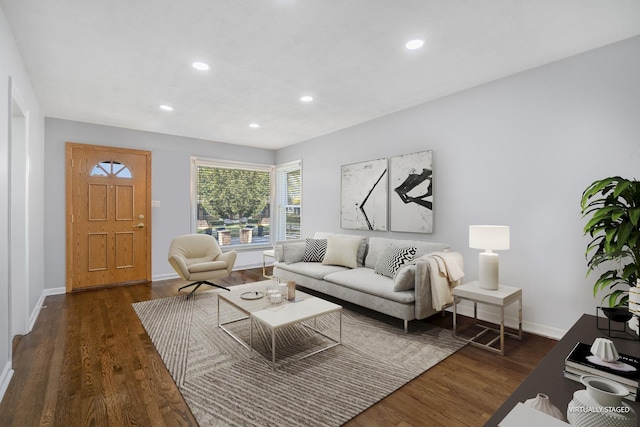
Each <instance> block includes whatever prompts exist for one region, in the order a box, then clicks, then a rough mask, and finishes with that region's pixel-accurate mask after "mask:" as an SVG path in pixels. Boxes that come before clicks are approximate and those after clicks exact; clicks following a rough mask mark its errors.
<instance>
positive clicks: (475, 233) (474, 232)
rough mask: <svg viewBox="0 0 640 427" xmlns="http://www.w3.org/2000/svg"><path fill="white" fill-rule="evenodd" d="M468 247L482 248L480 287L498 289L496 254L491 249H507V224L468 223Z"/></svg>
mask: <svg viewBox="0 0 640 427" xmlns="http://www.w3.org/2000/svg"><path fill="white" fill-rule="evenodd" d="M469 247H470V248H473V249H484V250H485V251H484V252H480V256H479V276H480V287H481V288H483V289H490V290H496V289H498V283H499V282H500V280H499V279H500V277H499V265H498V254H496V253H494V252H492V251H499V250H505V249H509V226H506V225H470V226H469Z"/></svg>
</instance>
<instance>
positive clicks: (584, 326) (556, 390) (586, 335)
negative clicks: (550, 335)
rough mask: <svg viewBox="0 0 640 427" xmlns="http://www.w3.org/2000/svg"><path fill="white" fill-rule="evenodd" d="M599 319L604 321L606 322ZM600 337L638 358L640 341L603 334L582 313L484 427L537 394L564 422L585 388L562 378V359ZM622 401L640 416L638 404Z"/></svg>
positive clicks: (639, 404) (588, 316) (497, 422)
mask: <svg viewBox="0 0 640 427" xmlns="http://www.w3.org/2000/svg"><path fill="white" fill-rule="evenodd" d="M600 320H601V321H602V322H605V321H606V319H600ZM599 337H602V338H609V339H611V340H612V341H613V342H614V344H615V346H616V349H617V350H618V352H620V353H626V354H629V355H633V356H640V341H633V340H625V339H621V338H611V337H609V336H608V335H607V334H606V333H605V332H603V331H600V330H598V328H597V327H596V317H595V316H592V315H589V314H584V315H582V317H581V318H580V320H578V321H577V322H576V324H575V325H573V327H572V328H571V329H570V330H569V331H568V332H567V333H566V334H565V336H564V337H563V338H562V340H560V341H558V343H557V344H556V345H555V346H554V347H553V348H552V349H551V351H550V352H549V354H547V355H546V356H545V358H544V359H542V362H540V364H539V365H538V366H537V367H536V368H535V369H534V370H533V372H531V374H530V375H529V376H528V377H527V378H526V379H525V380H524V382H523V383H522V384H520V387H518V388H517V389H516V390H515V391H514V392H513V394H512V395H511V396H510V397H509V398H508V399H507V400H506V401H505V402H504V403H503V404H502V406H501V407H500V408H499V409H498V410H497V411H496V413H495V414H493V416H492V417H491V418H490V419H489V421H487V423H486V424H485V426H497V425H498V424H499V423H500V422H501V421H502V420H503V419H504V417H506V416H507V414H508V413H509V412H511V410H512V409H513V408H514V406H516V404H517V403H518V402H524V401H525V400H527V399H530V398H532V397H535V396H536V395H537V394H538V393H544V394H546V395H547V396H549V399H550V400H551V402H552V403H553V404H554V405H555V406H557V407H558V408H559V409H560V410H561V411H562V412H563V413H564V415H565V422H566V411H567V406H568V405H569V402H570V401H571V399H572V398H573V393H574V392H575V391H576V390H582V389H584V388H585V387H584V386H583V385H582V384H580V383H578V382H575V381H571V380H569V379H567V378H564V375H563V369H564V359H565V358H566V357H567V355H568V354H569V353H570V352H571V350H572V349H573V347H574V346H575V345H576V343H578V342H583V343H587V344H591V343H592V342H593V341H594V340H595V339H596V338H599ZM624 402H625V403H627V404H629V405H630V406H631V407H632V408H633V409H634V410H635V411H636V414H638V415H640V402H631V401H629V400H626V399H625V400H624Z"/></svg>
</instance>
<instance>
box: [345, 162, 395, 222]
mask: <svg viewBox="0 0 640 427" xmlns="http://www.w3.org/2000/svg"><path fill="white" fill-rule="evenodd" d="M387 169H388V162H387V159H377V160H371V161H367V162H362V163H354V164H350V165H343V166H342V183H341V185H342V188H341V202H340V222H341V224H340V226H341V227H342V228H346V229H353V230H378V231H386V230H387V222H388V219H387V217H388V188H389V187H388V173H387Z"/></svg>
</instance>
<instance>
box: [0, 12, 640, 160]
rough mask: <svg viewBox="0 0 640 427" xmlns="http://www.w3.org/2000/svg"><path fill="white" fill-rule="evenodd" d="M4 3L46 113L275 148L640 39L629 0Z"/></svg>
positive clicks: (637, 16)
mask: <svg viewBox="0 0 640 427" xmlns="http://www.w3.org/2000/svg"><path fill="white" fill-rule="evenodd" d="M0 4H1V5H2V9H3V10H4V13H5V15H6V17H7V21H8V22H9V25H10V27H11V31H12V32H13V34H14V37H15V39H16V42H17V45H18V47H19V49H20V52H21V54H22V57H23V60H24V63H25V65H26V68H27V72H28V73H29V76H30V78H31V83H32V85H33V87H34V89H35V91H36V93H37V95H38V97H39V99H40V101H41V103H42V106H43V108H44V113H45V115H46V116H48V117H55V118H62V119H69V120H78V121H83V122H91V123H99V124H105V125H113V126H120V127H124V128H132V129H141V130H147V131H153V132H161V133H166V134H172V135H181V136H187V137H193V138H201V139H206V140H213V141H221V142H228V143H232V144H242V145H248V146H255V147H263V148H270V149H276V148H280V147H284V146H287V145H290V144H294V143H296V142H300V141H304V140H307V139H310V138H313V137H316V136H320V135H324V134H327V133H329V132H332V131H335V130H338V129H341V128H345V127H348V126H352V125H354V124H357V123H361V122H364V121H367V120H371V119H373V118H376V117H379V116H382V115H385V114H389V113H392V112H395V111H398V110H402V109H405V108H408V107H411V106H414V105H417V104H421V103H423V102H426V101H429V100H432V99H434V98H438V97H441V96H443V95H447V94H450V93H454V92H458V91H461V90H464V89H466V88H469V87H473V86H476V85H478V84H482V83H484V82H488V81H491V80H495V79H498V78H501V77H504V76H508V75H511V74H514V73H517V72H520V71H523V70H526V69H529V68H532V67H537V66H539V65H542V64H546V63H549V62H552V61H556V60H559V59H562V58H566V57H568V56H571V55H575V54H578V53H580V52H584V51H587V50H590V49H594V48H597V47H600V46H604V45H607V44H610V43H613V42H616V41H619V40H623V39H626V38H629V37H632V36H635V35H638V34H640V1H638V0H484V1H477V0H395V1H391V0H244V1H243V0H189V1H185V0H183V1H176V0H46V1H44V0H0ZM413 38H423V39H424V40H425V46H424V47H423V48H421V49H419V50H416V51H409V50H407V49H405V48H404V44H405V42H407V41H408V40H410V39H413ZM196 60H200V61H205V62H208V63H209V64H211V70H209V71H207V72H201V71H197V70H195V69H193V68H192V67H191V66H190V64H191V62H193V61H196ZM304 94H311V95H313V96H314V97H315V100H314V102H312V103H308V104H305V103H302V102H300V100H299V98H300V96H302V95H304ZM160 104H169V105H171V106H173V107H174V108H175V109H174V111H172V112H165V111H162V110H160V109H159V105H160ZM253 122H255V123H259V124H260V128H258V129H253V128H250V127H249V124H250V123H253Z"/></svg>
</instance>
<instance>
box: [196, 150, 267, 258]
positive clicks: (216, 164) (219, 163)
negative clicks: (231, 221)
mask: <svg viewBox="0 0 640 427" xmlns="http://www.w3.org/2000/svg"><path fill="white" fill-rule="evenodd" d="M199 165H202V166H208V167H213V168H227V169H244V170H251V171H260V172H269V173H270V174H271V182H270V193H271V194H270V200H271V201H272V202H271V205H272V206H271V207H270V210H271V213H270V217H269V224H270V229H271V224H273V219H274V215H273V200H275V197H276V195H275V188H276V187H275V166H273V165H265V164H260V163H248V162H236V161H230V160H218V159H211V158H207V157H197V156H192V157H191V232H192V233H196V232H197V217H198V201H197V192H198V189H197V182H198V177H197V170H198V168H197V167H198V166H199ZM269 240H270V241H269V242H265V243H263V244H254V243H248V244H235V245H225V246H221V248H220V249H222V250H223V251H224V250H227V249H228V250H236V251H243V250H258V249H265V248H270V247H273V242H274V240H273V236H272V235H271V232H270V234H269Z"/></svg>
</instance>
